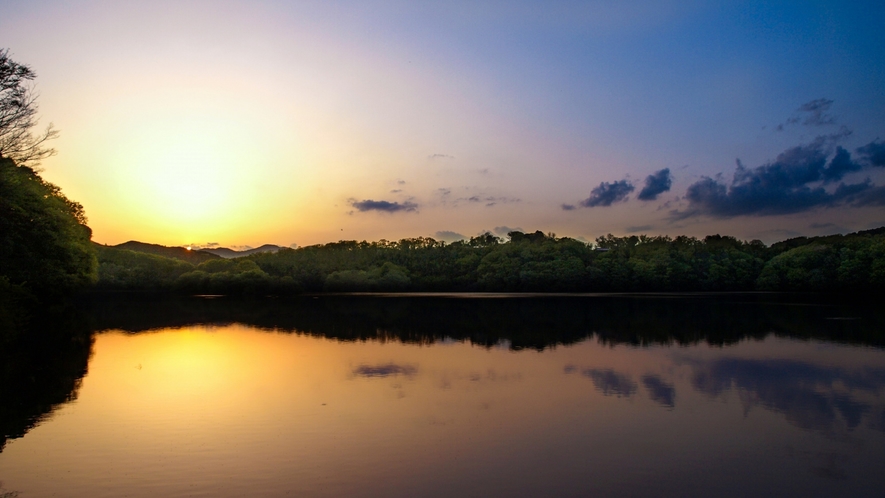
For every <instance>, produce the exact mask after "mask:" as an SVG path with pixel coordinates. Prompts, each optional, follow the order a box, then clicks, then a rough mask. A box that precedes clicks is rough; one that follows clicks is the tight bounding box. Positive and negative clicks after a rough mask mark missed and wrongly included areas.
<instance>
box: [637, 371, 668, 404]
mask: <svg viewBox="0 0 885 498" xmlns="http://www.w3.org/2000/svg"><path fill="white" fill-rule="evenodd" d="M642 385H644V386H645V388H646V389H647V390H648V397H649V398H651V400H652V401H654V402H656V403H660V404H662V405H664V406H668V407H670V408H673V406H675V404H676V389H674V388H673V384H668V383H666V382H664V380H663V379H661V378H660V377H659V376H657V375H652V374H646V375H643V376H642Z"/></svg>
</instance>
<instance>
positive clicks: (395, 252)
mask: <svg viewBox="0 0 885 498" xmlns="http://www.w3.org/2000/svg"><path fill="white" fill-rule="evenodd" d="M508 237H509V241H506V242H505V241H503V240H501V239H499V238H497V237H495V236H493V235H490V234H484V235H481V236H478V237H474V238H472V239H470V240H469V241H460V242H455V243H452V244H446V243H443V242H439V241H436V240H434V239H430V238H425V237H418V238H413V239H403V240H400V241H398V242H390V241H386V240H381V241H378V242H366V241H362V242H357V241H353V240H350V241H339V242H334V243H330V244H322V245H316V246H309V247H302V248H299V249H281V250H280V251H279V252H276V253H261V254H252V255H250V256H246V257H242V258H237V259H221V258H214V259H209V260H207V261H204V262H202V263H200V264H199V265H197V266H195V267H194V266H192V265H189V264H187V263H184V262H181V261H177V262H176V261H175V260H170V259H167V258H160V257H159V256H150V255H147V254H141V255H140V256H138V258H140V259H136V253H132V252H130V251H120V254H122V253H126V254H128V256H127V258H129V259H128V260H127V261H129V262H125V261H122V260H120V258H121V256H116V258H117V259H113V258H110V257H108V258H105V257H104V256H100V257H101V258H102V260H101V261H102V266H101V268H102V269H101V278H100V281H99V285H100V286H105V287H110V288H132V289H135V288H146V289H158V288H159V289H173V290H176V291H179V292H186V293H196V294H259V295H260V294H285V293H300V292H396V291H450V292H464V291H468V292H469V291H488V292H649V291H654V292H658V291H666V292H670V291H751V290H798V291H837V290H838V291H840V292H845V291H849V292H850V291H871V290H877V289H882V288H883V286H885V233H882V231H868V232H859V233H856V234H850V235H845V236H842V235H836V236H829V237H815V238H803V239H792V240H791V241H787V242H788V243H781V244H775V245H774V246H772V247H771V248H769V247H766V246H765V245H764V244H762V243H761V242H759V241H751V242H744V241H740V240H737V239H735V238H734V237H728V236H721V235H711V236H708V237H705V238H704V239H703V240H700V239H697V238H694V237H685V236H679V237H676V238H670V237H660V236H658V237H649V236H645V235H639V236H630V237H615V236H613V235H606V236H603V237H600V238H598V239H597V240H596V244H595V245H594V244H587V243H584V242H580V241H577V240H574V239H570V238H567V237H556V236H555V235H554V234H544V233H543V232H540V231H538V232H534V233H529V234H526V233H522V232H511V233H509V234H508ZM800 242H801V243H800ZM114 250H117V249H113V248H103V249H102V251H103V252H102V254H106V253H107V252H106V251H114ZM107 254H109V253H107ZM158 258H159V259H158ZM130 270H131V271H130Z"/></svg>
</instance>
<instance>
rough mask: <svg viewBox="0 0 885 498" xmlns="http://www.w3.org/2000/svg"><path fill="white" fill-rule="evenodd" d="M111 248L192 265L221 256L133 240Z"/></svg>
mask: <svg viewBox="0 0 885 498" xmlns="http://www.w3.org/2000/svg"><path fill="white" fill-rule="evenodd" d="M113 247H115V248H117V249H126V250H128V251H135V252H143V253H147V254H156V255H157V256H163V257H164V258H173V259H180V260H182V261H187V262H188V263H191V264H194V265H198V264H200V263H202V262H203V261H211V260H216V259H221V256H218V255H215V254H212V253H209V252H206V251H191V250H188V249H185V248H184V247H167V246H161V245H159V244H146V243H144V242H136V241H134V240H130V241H129V242H123V243H122V244H118V245H116V246H113Z"/></svg>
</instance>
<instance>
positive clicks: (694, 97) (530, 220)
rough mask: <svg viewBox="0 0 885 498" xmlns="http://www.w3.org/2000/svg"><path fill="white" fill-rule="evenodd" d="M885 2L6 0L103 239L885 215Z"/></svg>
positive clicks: (799, 230)
mask: <svg viewBox="0 0 885 498" xmlns="http://www.w3.org/2000/svg"><path fill="white" fill-rule="evenodd" d="M883 19H885V3H883V2H881V1H877V2H873V1H870V2H864V1H857V2H836V1H795V2H787V1H783V2H761V1H760V2H752V1H733V2H726V1H724V2H702V1H667V0H652V1H645V0H625V1H619V2H609V1H584V2H566V1H546V2H528V1H494V2H475V1H469V2H460V1H447V2H416V1H372V0H368V1H361V2H336V1H316V2H314V1H304V2H299V1H279V0H277V1H269V0H268V1H261V0H257V1H250V2H246V1H185V0H178V1H166V0H154V1H151V2H129V1H121V0H117V1H72V0H66V1H61V0H4V2H3V5H2V7H0V48H8V49H9V53H10V56H11V57H12V58H13V59H14V60H15V61H17V62H21V63H24V64H27V65H29V66H30V67H31V68H32V69H33V70H34V71H35V72H36V73H37V79H36V81H35V84H36V90H37V92H38V93H39V96H40V97H39V104H40V115H41V116H42V121H41V125H44V126H45V125H46V124H48V123H49V122H52V123H54V125H55V127H56V128H58V129H59V130H60V132H61V135H60V137H59V138H58V139H57V140H55V141H54V143H53V144H52V145H53V147H55V148H56V149H57V150H58V154H57V155H56V156H55V157H52V158H50V159H48V160H46V161H44V162H43V164H42V168H43V176H44V177H45V178H46V179H48V180H49V181H51V182H53V183H56V184H57V185H59V186H60V187H61V188H62V190H63V192H64V193H65V194H66V195H67V196H68V197H70V198H72V199H74V200H76V201H78V202H80V203H81V204H83V206H84V207H85V209H86V214H87V216H88V218H89V224H90V226H91V227H92V228H93V239H94V240H95V241H97V242H101V243H107V244H117V243H121V242H125V241H127V240H140V241H145V242H154V243H160V244H164V245H186V244H200V245H205V244H210V243H217V244H220V245H222V246H228V247H240V246H246V245H249V246H258V245H260V244H263V243H274V244H279V245H284V246H288V245H290V244H298V245H310V244H317V243H324V242H331V241H337V240H340V239H358V240H363V239H366V240H378V239H382V238H385V239H389V240H397V239H400V238H403V237H417V236H430V237H434V238H438V239H443V240H447V241H451V240H454V239H456V238H458V237H470V236H473V235H477V234H479V233H481V232H484V231H486V230H488V231H491V232H493V233H497V234H504V233H506V232H507V231H508V230H511V229H522V230H526V231H534V230H543V231H545V232H551V231H552V232H555V233H556V234H557V235H560V236H570V237H575V238H584V239H586V240H593V239H595V238H596V237H597V236H600V235H604V234H606V233H613V234H615V235H629V234H640V233H645V234H650V235H658V234H668V235H679V234H686V235H694V236H704V235H707V234H713V233H722V234H730V235H735V236H738V237H740V238H744V239H754V238H758V239H762V240H763V241H765V242H768V243H770V242H774V241H777V240H782V239H785V238H788V237H791V236H796V235H821V234H830V233H838V232H842V233H844V232H849V231H855V230H863V229H868V228H874V227H879V226H883V225H885V29H883V27H882V26H883Z"/></svg>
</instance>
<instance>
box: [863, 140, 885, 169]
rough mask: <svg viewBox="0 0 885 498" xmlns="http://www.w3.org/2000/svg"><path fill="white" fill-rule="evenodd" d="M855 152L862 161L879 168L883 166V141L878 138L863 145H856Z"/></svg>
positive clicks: (884, 145) (884, 147)
mask: <svg viewBox="0 0 885 498" xmlns="http://www.w3.org/2000/svg"><path fill="white" fill-rule="evenodd" d="M856 152H857V154H858V155H859V156H860V160H861V161H863V162H864V163H866V164H868V165H870V166H877V167H880V168H883V167H885V142H883V141H881V140H879V139H878V138H877V139H876V140H873V141H872V142H870V143H868V144H866V145H864V146H863V147H858V148H857V150H856Z"/></svg>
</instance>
